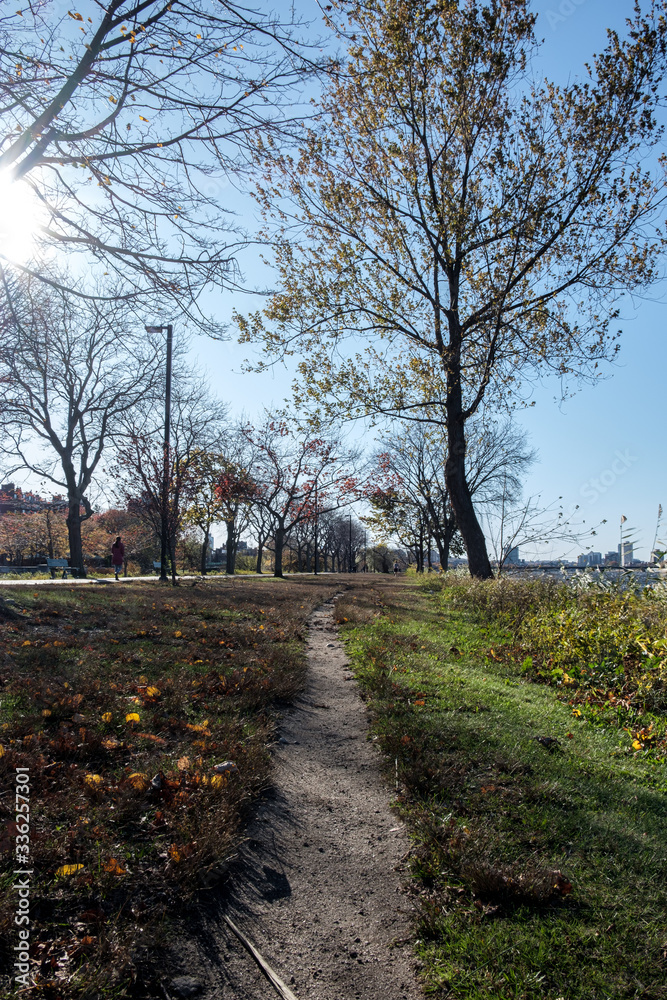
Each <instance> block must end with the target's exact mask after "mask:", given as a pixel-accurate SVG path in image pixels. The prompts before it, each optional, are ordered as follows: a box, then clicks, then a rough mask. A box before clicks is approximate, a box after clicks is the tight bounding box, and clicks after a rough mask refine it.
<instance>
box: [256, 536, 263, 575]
mask: <svg viewBox="0 0 667 1000" xmlns="http://www.w3.org/2000/svg"><path fill="white" fill-rule="evenodd" d="M263 552H264V543H263V542H260V541H258V542H257V565H256V567H255V572H256V573H259V574H260V575H261V573H262V553H263Z"/></svg>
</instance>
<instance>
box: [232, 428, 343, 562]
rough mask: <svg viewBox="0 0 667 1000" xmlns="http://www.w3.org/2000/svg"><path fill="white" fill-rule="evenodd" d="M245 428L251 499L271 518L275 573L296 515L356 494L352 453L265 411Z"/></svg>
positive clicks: (300, 517)
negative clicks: (252, 454) (251, 452)
mask: <svg viewBox="0 0 667 1000" xmlns="http://www.w3.org/2000/svg"><path fill="white" fill-rule="evenodd" d="M245 434H246V437H247V439H248V441H249V442H250V443H251V444H252V445H253V446H254V447H255V449H256V453H257V458H256V461H255V464H254V479H255V482H256V490H255V494H254V503H255V505H257V506H259V507H262V508H263V509H264V510H265V511H266V512H267V513H268V514H269V515H270V516H271V518H272V522H273V523H272V531H271V534H272V537H273V542H274V556H275V565H274V576H282V575H283V547H284V544H285V539H286V537H287V535H288V534H289V532H290V531H292V529H293V528H295V527H296V525H297V524H299V523H300V522H301V521H304V520H314V519H315V517H316V516H319V515H321V514H325V513H327V512H328V511H331V510H337V509H339V508H340V507H344V506H346V505H347V504H349V503H350V502H351V501H352V500H353V499H356V497H357V496H358V488H359V486H358V481H357V479H356V478H355V475H354V471H353V469H354V463H355V461H356V460H357V456H356V454H355V453H353V452H351V451H346V450H345V449H344V448H343V446H342V444H341V442H340V441H337V440H329V441H327V440H326V439H324V438H323V437H319V436H317V435H316V434H305V433H303V432H301V431H300V429H299V428H298V426H297V425H296V424H295V423H288V422H287V421H286V420H284V419H279V418H276V417H274V416H272V415H271V414H270V413H267V414H266V416H265V419H264V422H263V423H262V424H261V425H260V426H259V427H257V428H253V427H247V428H246V430H245ZM316 497H317V503H316Z"/></svg>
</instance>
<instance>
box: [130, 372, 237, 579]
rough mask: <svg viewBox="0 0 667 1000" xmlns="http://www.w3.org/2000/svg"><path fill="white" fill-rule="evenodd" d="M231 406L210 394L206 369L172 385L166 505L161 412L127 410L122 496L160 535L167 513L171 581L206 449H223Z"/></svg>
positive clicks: (182, 374)
mask: <svg viewBox="0 0 667 1000" xmlns="http://www.w3.org/2000/svg"><path fill="white" fill-rule="evenodd" d="M226 414H227V408H226V406H225V405H224V404H223V403H221V402H219V401H217V400H215V399H214V398H212V397H211V395H210V393H209V392H208V391H207V387H206V385H205V384H204V383H203V379H202V377H201V373H196V372H184V371H181V372H179V373H178V374H177V377H176V378H175V381H174V386H173V390H172V409H171V426H170V430H171V434H170V447H169V454H168V480H167V508H166V511H165V510H164V504H163V482H164V469H165V463H164V444H163V439H162V435H163V426H162V420H161V414H159V413H157V412H156V410H155V409H154V408H152V407H150V406H143V407H136V408H135V410H134V411H133V412H132V413H128V414H127V415H126V419H125V420H124V423H123V434H122V438H121V439H120V440H119V446H118V467H119V480H120V481H119V488H118V492H119V495H120V497H121V498H122V500H123V502H124V503H125V505H126V506H127V508H128V510H130V511H131V512H132V513H133V514H134V515H135V516H136V517H138V518H140V519H141V520H142V521H144V522H145V523H147V524H150V525H151V526H152V528H153V530H154V531H155V533H156V535H158V536H159V535H160V534H161V531H162V521H163V518H166V527H167V539H168V551H169V559H170V562H171V576H172V583H173V584H175V583H176V543H177V541H178V536H179V534H180V532H181V530H182V529H183V527H184V526H185V523H186V520H187V514H188V511H189V509H190V507H191V506H192V505H196V504H197V503H198V498H199V497H200V493H201V489H202V479H203V477H204V476H206V475H207V474H208V471H207V469H206V468H205V465H204V464H203V463H202V461H201V456H202V453H206V452H210V453H216V452H219V451H220V448H221V444H222V440H223V433H224V422H225V418H226Z"/></svg>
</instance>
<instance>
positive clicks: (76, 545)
mask: <svg viewBox="0 0 667 1000" xmlns="http://www.w3.org/2000/svg"><path fill="white" fill-rule="evenodd" d="M67 534H68V535H69V558H70V564H71V568H72V576H76V577H81V578H83V577H85V575H86V567H85V566H84V565H83V544H82V542H81V503H80V502H79V501H78V500H70V503H69V511H68V513H67Z"/></svg>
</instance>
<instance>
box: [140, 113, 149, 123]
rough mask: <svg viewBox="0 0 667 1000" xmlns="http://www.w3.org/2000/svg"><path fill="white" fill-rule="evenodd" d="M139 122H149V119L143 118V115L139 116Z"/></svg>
mask: <svg viewBox="0 0 667 1000" xmlns="http://www.w3.org/2000/svg"><path fill="white" fill-rule="evenodd" d="M139 121H140V122H147V121H148V118H144V116H143V115H139Z"/></svg>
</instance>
